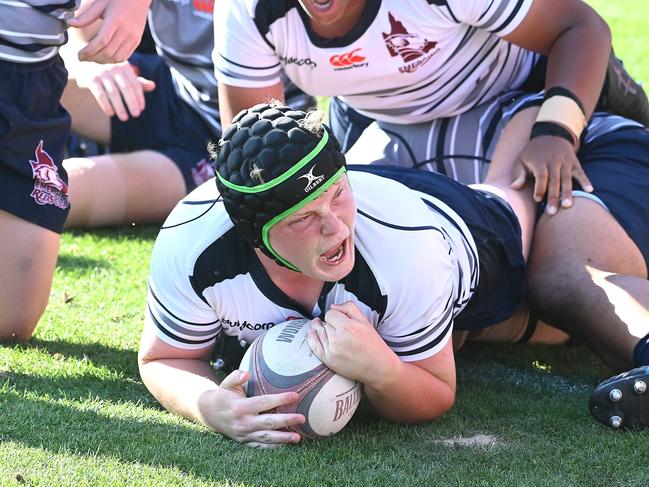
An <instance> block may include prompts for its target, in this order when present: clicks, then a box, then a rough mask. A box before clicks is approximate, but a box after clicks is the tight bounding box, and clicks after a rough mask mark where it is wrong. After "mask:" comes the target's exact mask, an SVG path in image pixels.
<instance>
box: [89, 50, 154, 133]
mask: <svg viewBox="0 0 649 487" xmlns="http://www.w3.org/2000/svg"><path fill="white" fill-rule="evenodd" d="M83 72H84V74H83V75H81V76H79V77H78V78H77V83H78V84H79V86H80V87H82V88H87V89H88V90H90V92H91V93H92V94H93V96H94V97H95V99H96V100H97V103H98V104H99V106H100V107H101V109H102V111H103V112H104V113H105V114H106V115H108V116H109V117H112V116H113V115H116V116H117V118H119V119H120V120H121V121H122V122H126V121H127V120H128V119H129V115H130V116H131V117H139V116H140V114H141V113H142V111H143V110H144V108H145V106H146V103H145V99H144V93H146V92H149V91H153V90H155V83H154V82H153V81H151V80H148V79H145V78H142V77H141V76H138V72H137V68H136V67H135V66H134V65H132V64H130V63H128V62H123V63H118V64H96V63H88V64H87V65H84V69H83Z"/></svg>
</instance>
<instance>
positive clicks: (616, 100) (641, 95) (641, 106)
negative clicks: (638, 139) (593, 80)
mask: <svg viewBox="0 0 649 487" xmlns="http://www.w3.org/2000/svg"><path fill="white" fill-rule="evenodd" d="M595 110H598V111H603V112H608V113H615V114H617V115H622V116H623V117H626V118H630V119H631V120H635V121H636V122H640V123H641V124H642V125H644V126H645V127H648V126H649V100H647V94H646V93H645V91H644V89H643V88H642V85H640V84H639V83H638V82H636V81H635V80H634V79H633V78H632V77H631V75H630V74H629V73H628V72H627V70H626V69H624V65H623V64H622V61H620V60H619V59H618V58H617V57H615V54H614V53H613V51H611V55H610V56H609V58H608V67H607V68H606V77H605V78H604V87H603V88H602V94H601V96H600V98H599V102H598V103H597V107H596V108H595Z"/></svg>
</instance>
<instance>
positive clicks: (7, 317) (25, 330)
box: [0, 312, 40, 343]
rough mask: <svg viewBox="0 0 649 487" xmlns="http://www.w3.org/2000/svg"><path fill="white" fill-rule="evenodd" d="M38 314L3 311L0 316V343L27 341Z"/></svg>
mask: <svg viewBox="0 0 649 487" xmlns="http://www.w3.org/2000/svg"><path fill="white" fill-rule="evenodd" d="M39 318H40V314H38V316H29V315H26V314H20V315H19V314H17V313H11V312H9V313H3V314H2V315H1V316H0V343H21V342H26V341H28V340H29V339H30V338H31V337H32V335H33V334H34V330H35V329H36V325H38V320H39Z"/></svg>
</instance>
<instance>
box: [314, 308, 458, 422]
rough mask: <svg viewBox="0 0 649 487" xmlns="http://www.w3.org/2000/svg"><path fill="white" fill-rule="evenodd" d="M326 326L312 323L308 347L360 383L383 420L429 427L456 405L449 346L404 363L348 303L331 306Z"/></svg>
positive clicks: (450, 348)
mask: <svg viewBox="0 0 649 487" xmlns="http://www.w3.org/2000/svg"><path fill="white" fill-rule="evenodd" d="M325 320H326V322H324V323H323V322H321V321H320V320H314V321H312V325H311V326H312V330H311V331H310V332H309V346H310V347H311V349H312V350H313V352H314V353H315V355H316V356H317V357H318V358H320V360H322V361H323V362H324V363H325V364H326V365H327V366H328V367H330V368H331V369H332V370H334V371H336V372H337V373H339V374H341V375H344V376H346V377H348V378H350V379H352V380H358V381H360V382H362V383H363V387H364V390H365V394H366V396H367V398H368V400H369V401H370V404H371V405H372V407H373V408H374V409H375V410H376V412H377V413H378V414H380V415H381V416H382V417H384V418H385V419H388V420H391V421H398V422H402V423H415V422H422V421H430V420H432V419H435V418H437V417H439V416H441V415H442V414H444V413H445V412H446V411H448V410H449V409H450V408H451V406H452V405H453V402H454V401H455V359H454V357H453V347H452V341H451V340H450V339H449V340H448V342H447V344H446V345H445V346H444V347H443V348H442V349H441V350H440V351H439V352H438V353H436V354H435V355H434V356H432V357H429V358H427V359H424V360H419V361H416V362H410V363H408V362H403V361H401V360H400V359H399V357H397V355H396V354H395V353H394V352H393V351H392V350H391V349H390V348H389V347H388V345H387V344H386V343H385V341H384V340H383V338H381V336H380V335H379V334H378V332H377V331H376V330H375V329H374V327H373V326H372V325H371V324H370V323H369V322H368V321H367V319H366V318H365V316H364V315H363V313H362V312H361V311H360V310H359V309H358V307H357V306H356V305H355V304H353V303H352V302H347V303H345V304H342V305H332V306H331V308H330V310H329V311H328V312H327V314H326V315H325Z"/></svg>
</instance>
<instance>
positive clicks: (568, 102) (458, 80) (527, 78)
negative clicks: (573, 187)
mask: <svg viewBox="0 0 649 487" xmlns="http://www.w3.org/2000/svg"><path fill="white" fill-rule="evenodd" d="M215 22H216V25H217V26H218V25H219V23H222V25H223V26H225V25H227V26H228V29H229V30H228V31H227V32H226V31H225V30H224V29H219V28H218V27H217V29H216V33H215V51H214V64H215V66H216V77H217V78H218V79H219V82H220V85H219V86H220V100H221V108H222V111H221V114H222V117H223V120H224V121H225V122H226V123H227V122H228V121H229V120H230V119H231V117H232V115H233V114H234V113H236V112H237V111H238V110H240V109H241V108H243V107H246V106H250V105H252V104H253V103H258V102H260V101H262V100H263V99H265V98H266V97H268V96H269V95H270V96H274V97H278V96H281V81H280V80H279V78H278V76H277V73H278V71H279V69H280V67H283V68H284V70H285V71H286V73H287V74H288V76H289V78H290V79H292V80H293V81H294V82H295V83H296V84H297V85H298V86H299V87H301V88H302V89H303V90H304V91H305V92H306V93H310V94H313V95H330V96H337V97H339V98H340V100H342V102H344V104H345V105H347V106H348V107H350V110H348V111H347V112H349V113H347V112H345V111H346V108H344V107H341V106H340V105H339V104H336V102H335V101H334V102H333V104H332V107H333V109H332V110H331V111H330V119H331V122H332V128H333V129H334V133H336V135H337V136H338V137H339V139H340V140H341V142H342V143H343V146H344V148H345V149H346V148H348V147H350V146H351V143H352V142H353V139H354V138H355V137H357V133H356V132H357V131H356V129H355V127H354V125H355V123H354V122H353V121H352V122H351V123H347V122H346V123H344V124H343V125H346V126H347V129H349V132H345V130H346V129H345V128H344V127H341V128H340V129H337V128H336V126H337V125H338V121H339V119H340V118H344V117H345V116H346V115H348V114H349V116H350V117H352V118H353V116H354V115H353V113H351V112H352V111H355V112H357V113H358V114H360V116H361V118H366V121H365V122H364V124H363V123H361V124H360V125H361V129H362V128H364V126H365V125H366V124H367V123H369V122H368V121H367V119H370V120H377V121H381V122H391V123H395V124H412V123H422V122H428V123H430V122H431V121H434V120H438V119H440V118H445V117H450V116H454V115H457V114H460V113H463V112H466V111H468V110H470V109H471V108H473V107H476V106H478V105H480V104H482V103H484V102H486V101H488V100H490V99H492V98H493V97H495V96H498V95H499V94H502V93H503V92H504V91H508V90H511V89H513V88H517V87H521V86H524V85H525V84H527V83H532V79H533V78H536V76H537V75H538V74H541V82H540V86H538V88H536V89H535V90H534V91H537V90H538V89H542V88H543V86H545V87H546V88H547V89H548V90H549V91H548V96H549V99H548V104H547V105H546V108H545V109H544V111H542V112H541V114H540V115H539V116H540V119H539V122H542V123H541V124H540V125H539V126H537V127H535V135H537V136H543V137H536V138H533V139H532V140H530V141H529V143H528V144H527V146H526V147H525V149H524V151H525V152H524V154H525V157H526V158H527V159H533V160H535V161H539V162H545V161H550V163H551V164H550V170H552V171H561V172H562V173H568V174H570V173H571V171H572V168H573V167H578V165H579V163H578V161H577V159H576V158H575V147H576V146H577V142H578V138H579V135H580V133H581V129H582V128H583V124H584V121H585V120H586V119H588V118H589V117H590V115H591V113H592V111H593V109H594V107H595V105H596V103H597V101H598V99H599V98H600V93H601V91H602V84H603V81H604V78H605V73H607V66H610V69H609V70H608V73H609V74H613V73H615V72H619V73H620V76H621V77H622V78H624V80H625V81H627V82H628V86H629V87H630V90H631V91H635V93H636V96H635V97H631V98H632V99H633V100H634V103H627V100H623V101H624V103H622V102H621V101H620V99H619V96H618V95H620V93H621V92H620V90H619V88H618V87H617V81H618V78H617V77H615V76H614V77H612V78H611V80H610V81H612V82H609V83H608V84H607V90H606V91H605V93H604V95H605V96H604V98H605V101H606V102H607V106H608V107H613V108H615V107H616V106H619V107H622V105H624V108H626V109H628V108H629V107H631V108H632V109H633V110H636V111H637V113H636V115H637V116H638V118H639V119H641V120H642V121H643V122H644V123H647V122H649V104H648V103H647V99H646V96H645V95H644V92H642V90H641V88H640V87H639V86H638V85H637V84H635V83H634V82H633V80H631V79H630V78H629V77H628V76H625V75H624V71H623V69H621V66H620V65H619V63H617V61H616V60H615V58H614V57H613V56H611V39H610V32H609V29H608V26H607V25H606V23H605V22H604V21H603V20H602V19H601V18H600V17H599V16H598V15H597V13H596V12H594V11H593V10H592V9H591V8H590V7H589V6H588V5H587V4H585V3H584V2H581V1H579V0H521V1H514V0H496V1H491V0H446V1H427V0H355V1H350V0H331V1H327V2H323V1H317V0H300V1H299V2H292V3H291V2H282V1H275V0H246V1H234V0H228V1H225V2H224V5H223V8H222V9H219V18H218V19H216V20H215ZM537 53H539V54H537ZM541 54H542V55H544V56H546V59H544V60H542V61H541V60H540V59H541V57H542V56H541ZM545 60H547V72H546V73H544V72H543V71H544V66H545ZM609 60H610V63H609ZM614 68H615V69H614ZM616 70H617V71H616ZM539 71H541V73H539ZM536 84H538V83H536ZM551 89H555V90H558V91H554V92H553V91H551ZM622 98H624V97H622ZM351 109H353V110H351ZM564 139H566V140H564ZM566 141H568V142H570V144H566ZM568 179H569V178H568ZM564 180H565V178H564ZM584 186H585V187H586V186H587V184H585V185H584ZM565 192H566V194H565V195H564V197H563V198H562V200H561V204H563V205H570V203H571V201H572V199H571V195H570V191H569V188H568V187H566V188H565ZM550 203H551V204H549V205H548V211H550V212H554V211H556V208H557V207H556V205H555V204H554V198H551V201H550Z"/></svg>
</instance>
